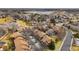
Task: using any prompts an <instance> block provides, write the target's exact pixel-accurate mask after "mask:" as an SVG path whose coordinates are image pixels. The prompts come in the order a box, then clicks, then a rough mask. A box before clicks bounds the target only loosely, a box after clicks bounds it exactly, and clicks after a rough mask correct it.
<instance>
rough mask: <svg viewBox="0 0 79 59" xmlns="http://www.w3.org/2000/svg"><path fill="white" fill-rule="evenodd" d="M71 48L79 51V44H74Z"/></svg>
mask: <svg viewBox="0 0 79 59" xmlns="http://www.w3.org/2000/svg"><path fill="white" fill-rule="evenodd" d="M71 49H72V50H71V51H79V46H75V45H73V46H72V48H71Z"/></svg>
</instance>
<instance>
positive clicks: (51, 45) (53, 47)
mask: <svg viewBox="0 0 79 59" xmlns="http://www.w3.org/2000/svg"><path fill="white" fill-rule="evenodd" d="M48 48H49V49H50V50H54V49H55V44H54V42H53V41H52V42H51V43H50V44H49V45H48Z"/></svg>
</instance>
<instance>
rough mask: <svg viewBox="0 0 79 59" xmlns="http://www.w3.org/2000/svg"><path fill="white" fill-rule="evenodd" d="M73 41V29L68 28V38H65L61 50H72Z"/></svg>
mask: <svg viewBox="0 0 79 59" xmlns="http://www.w3.org/2000/svg"><path fill="white" fill-rule="evenodd" d="M71 41H72V33H71V31H69V30H68V32H67V35H66V38H65V39H64V42H63V45H62V47H61V49H60V50H61V51H70V46H71Z"/></svg>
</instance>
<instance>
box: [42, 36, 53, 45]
mask: <svg viewBox="0 0 79 59" xmlns="http://www.w3.org/2000/svg"><path fill="white" fill-rule="evenodd" d="M41 41H42V42H44V43H45V44H46V45H48V44H49V43H51V41H52V39H51V38H50V37H49V36H47V35H44V37H43V38H42V40H41Z"/></svg>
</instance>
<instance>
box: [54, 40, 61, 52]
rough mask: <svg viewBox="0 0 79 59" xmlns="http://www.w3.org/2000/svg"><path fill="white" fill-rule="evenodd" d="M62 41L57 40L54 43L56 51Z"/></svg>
mask: <svg viewBox="0 0 79 59" xmlns="http://www.w3.org/2000/svg"><path fill="white" fill-rule="evenodd" d="M61 43H62V41H61V40H60V41H58V42H57V43H55V51H58V50H59V48H60V46H61Z"/></svg>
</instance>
